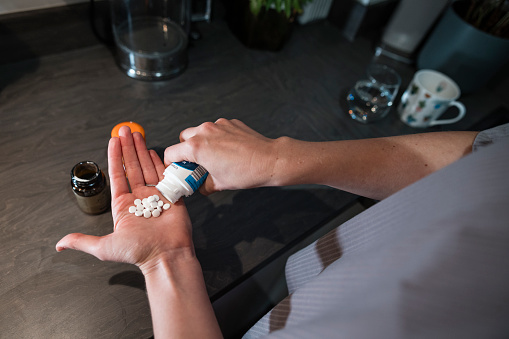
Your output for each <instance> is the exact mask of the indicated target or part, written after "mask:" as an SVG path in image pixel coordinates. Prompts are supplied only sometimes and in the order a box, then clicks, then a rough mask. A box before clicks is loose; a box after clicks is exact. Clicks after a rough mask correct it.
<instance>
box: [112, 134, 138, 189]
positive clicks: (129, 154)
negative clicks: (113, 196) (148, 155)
mask: <svg viewBox="0 0 509 339" xmlns="http://www.w3.org/2000/svg"><path fill="white" fill-rule="evenodd" d="M118 134H119V136H120V143H121V145H122V156H123V158H124V164H125V170H126V173H127V178H128V179H129V184H130V185H131V189H135V188H137V187H140V186H145V179H144V178H143V171H142V169H141V166H140V161H139V160H138V155H137V154H136V148H135V146H134V140H133V136H132V134H131V129H130V128H129V127H127V126H122V127H121V128H120V130H119V132H118Z"/></svg>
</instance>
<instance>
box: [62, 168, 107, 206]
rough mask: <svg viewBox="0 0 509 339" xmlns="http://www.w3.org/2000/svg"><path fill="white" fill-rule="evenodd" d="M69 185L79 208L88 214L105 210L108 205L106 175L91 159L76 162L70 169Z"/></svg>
mask: <svg viewBox="0 0 509 339" xmlns="http://www.w3.org/2000/svg"><path fill="white" fill-rule="evenodd" d="M71 185H72V190H73V192H74V196H75V197H76V200H77V201H78V206H79V207H80V208H81V210H82V211H83V212H85V213H88V214H99V213H102V212H105V211H106V210H107V209H108V207H109V206H110V190H109V188H108V184H107V182H106V177H105V175H104V173H103V172H102V171H101V169H100V168H99V166H98V165H97V164H96V163H95V162H93V161H82V162H79V163H77V164H76V165H75V166H74V167H73V168H72V170H71Z"/></svg>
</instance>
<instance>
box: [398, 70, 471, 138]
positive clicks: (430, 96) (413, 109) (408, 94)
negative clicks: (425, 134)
mask: <svg viewBox="0 0 509 339" xmlns="http://www.w3.org/2000/svg"><path fill="white" fill-rule="evenodd" d="M460 94H461V91H460V88H459V87H458V85H457V84H456V83H455V82H454V81H453V80H452V79H451V78H449V77H448V76H446V75H445V74H442V73H440V72H437V71H433V70H429V69H425V70H420V71H418V72H417V73H415V75H414V78H413V79H412V81H411V82H410V85H409V86H408V88H407V89H406V91H405V92H404V93H403V95H402V96H401V101H400V103H399V106H398V112H399V116H400V118H401V121H403V122H404V123H405V124H407V125H409V126H412V127H421V128H424V127H429V126H434V125H444V124H452V123H455V122H457V121H459V120H461V119H462V118H463V117H464V116H465V112H466V109H465V106H464V105H463V104H462V103H461V102H459V101H456V99H458V98H459V97H460ZM450 106H455V107H457V108H458V111H459V112H458V115H457V116H456V117H455V118H452V119H442V120H438V118H440V116H441V115H442V114H443V113H444V112H445V111H446V110H447V108H449V107H450Z"/></svg>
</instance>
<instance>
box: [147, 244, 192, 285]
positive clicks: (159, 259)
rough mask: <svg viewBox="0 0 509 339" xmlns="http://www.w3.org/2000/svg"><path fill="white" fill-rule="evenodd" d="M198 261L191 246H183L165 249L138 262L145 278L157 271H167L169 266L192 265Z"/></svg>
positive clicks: (155, 273)
mask: <svg viewBox="0 0 509 339" xmlns="http://www.w3.org/2000/svg"><path fill="white" fill-rule="evenodd" d="M195 262H198V259H197V258H196V255H195V252H194V249H193V248H192V247H183V248H177V249H172V250H168V251H165V252H163V253H160V254H159V255H156V256H154V257H152V258H150V259H148V260H146V261H145V262H143V263H140V264H138V267H139V268H140V270H141V272H142V273H143V275H144V276H145V277H146V278H147V277H148V276H150V275H157V274H158V273H161V272H162V273H168V270H169V269H170V268H175V267H181V266H182V265H194V263H195Z"/></svg>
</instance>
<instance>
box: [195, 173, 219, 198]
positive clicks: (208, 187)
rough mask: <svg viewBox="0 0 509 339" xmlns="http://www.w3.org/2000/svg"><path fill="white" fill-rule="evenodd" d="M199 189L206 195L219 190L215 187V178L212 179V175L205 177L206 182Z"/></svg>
mask: <svg viewBox="0 0 509 339" xmlns="http://www.w3.org/2000/svg"><path fill="white" fill-rule="evenodd" d="M199 191H200V193H201V194H203V195H205V196H207V195H210V194H212V193H215V192H217V191H218V190H217V189H216V187H215V184H214V179H212V176H211V175H209V176H207V179H205V182H204V183H203V184H202V185H201V186H200V188H199Z"/></svg>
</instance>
